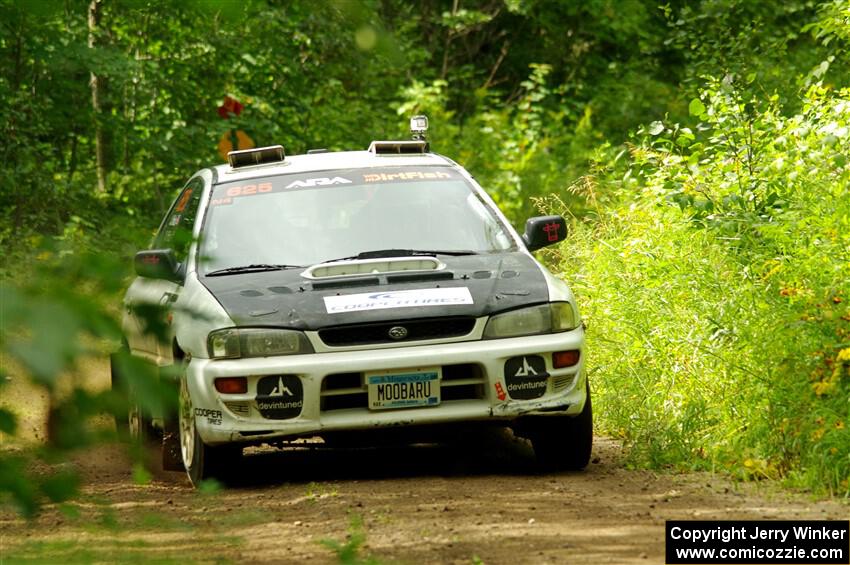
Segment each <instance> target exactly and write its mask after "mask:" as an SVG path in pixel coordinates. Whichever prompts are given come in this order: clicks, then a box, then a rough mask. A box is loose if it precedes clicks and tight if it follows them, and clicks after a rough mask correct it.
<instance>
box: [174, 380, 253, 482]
mask: <svg viewBox="0 0 850 565" xmlns="http://www.w3.org/2000/svg"><path fill="white" fill-rule="evenodd" d="M194 412H195V410H194V408H193V406H192V398H191V397H190V396H189V387H188V385H187V383H186V377H185V376H184V377H183V378H181V379H180V408H179V416H178V425H179V428H180V452H181V455H182V457H183V466H184V467H185V468H186V473H187V474H188V475H189V480H190V481H192V484H193V485H194V486H196V487H197V486H199V485H200V483H201V482H202V481H205V480H208V479H219V480H221V479H222V478H224V476H225V474H226V471H227V470H228V468H229V467H230V466H231V465H234V464H236V462H237V460H238V459H239V457H241V455H242V448H241V447H238V446H230V445H227V446H221V447H213V446H210V445H206V444H205V443H204V441H203V440H202V439H201V436H200V435H198V430H197V428H196V427H195V413H194Z"/></svg>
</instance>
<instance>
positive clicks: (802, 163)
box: [550, 79, 850, 493]
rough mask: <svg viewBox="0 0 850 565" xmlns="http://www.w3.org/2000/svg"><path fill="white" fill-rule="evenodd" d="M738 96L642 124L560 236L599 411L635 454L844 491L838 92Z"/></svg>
mask: <svg viewBox="0 0 850 565" xmlns="http://www.w3.org/2000/svg"><path fill="white" fill-rule="evenodd" d="M737 92H738V90H737V89H736V88H735V85H734V83H733V81H731V80H728V79H727V80H725V81H718V82H713V83H711V84H709V86H708V88H707V89H706V91H705V92H704V94H703V96H702V99H701V100H700V99H697V100H694V101H692V102H691V105H690V107H691V112H692V114H694V118H695V121H698V123H697V124H693V126H692V128H691V129H688V128H686V127H683V126H680V125H678V124H667V123H662V122H656V123H653V124H651V125H650V126H648V127H647V128H646V129H645V130H644V131H643V132H642V134H643V135H644V137H643V139H642V140H641V141H640V143H639V144H638V145H636V146H635V147H634V148H633V151H632V156H631V158H632V163H633V166H632V169H631V170H630V172H629V174H628V175H626V178H625V179H619V178H613V177H610V176H609V178H607V179H605V180H606V181H607V182H608V187H609V188H610V187H612V186H619V187H620V188H619V197H620V198H621V202H620V204H619V205H616V206H609V207H603V206H599V207H597V209H596V210H595V214H596V216H597V221H594V222H592V223H590V222H579V223H577V225H576V229H575V232H574V234H573V237H572V239H571V240H570V241H569V242H568V243H567V244H565V245H564V246H563V247H562V250H561V253H562V257H561V258H560V264H561V266H562V269H563V271H564V272H565V274H566V276H567V277H568V278H570V279H571V280H572V282H573V284H574V286H575V288H576V291H577V292H578V294H579V296H580V298H581V303H582V305H583V306H584V309H585V316H586V317H587V319H588V323H589V332H590V337H589V342H590V343H591V345H592V353H591V356H592V365H593V367H594V371H595V375H594V376H595V378H594V379H593V381H592V382H594V384H595V386H596V390H597V393H598V394H599V395H600V397H601V401H600V402H599V406H600V408H601V413H602V419H603V422H604V425H605V427H606V429H607V430H609V431H611V432H613V433H615V434H616V435H618V436H620V437H623V438H624V439H626V440H627V442H628V443H629V444H630V445H631V446H632V448H633V449H632V452H631V453H632V455H633V457H634V460H635V461H639V462H643V463H649V464H653V465H666V464H672V465H676V466H686V467H697V468H726V469H729V470H732V471H733V472H735V473H737V474H740V475H742V476H745V477H754V478H763V477H792V478H795V479H798V480H799V481H800V482H801V483H802V484H805V485H807V486H810V487H813V488H817V489H826V490H830V491H832V492H842V493H847V492H848V491H850V488H848V480H850V432H848V428H847V426H848V423H850V402H849V400H850V375H848V366H850V363H848V360H850V350H848V348H850V309H848V302H850V190H848V189H850V187H848V179H850V168H848V166H847V165H848V162H847V158H846V157H845V156H846V155H847V154H848V143H850V92H848V91H841V92H837V93H833V92H829V91H826V90H824V89H822V88H819V87H814V88H812V89H811V90H810V91H809V92H808V94H807V95H806V97H805V99H804V100H803V103H802V111H801V112H800V113H798V114H795V115H792V116H790V117H785V116H783V115H782V113H781V108H778V107H777V105H776V100H775V98H772V99H768V100H765V101H761V100H746V101H745V100H742V99H740V97H739V95H738V94H737ZM550 205H551V204H550ZM555 208H557V206H555Z"/></svg>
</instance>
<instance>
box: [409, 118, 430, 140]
mask: <svg viewBox="0 0 850 565" xmlns="http://www.w3.org/2000/svg"><path fill="white" fill-rule="evenodd" d="M410 133H411V134H412V135H413V139H415V140H417V141H419V140H421V141H425V134H426V133H428V116H413V117H412V118H410Z"/></svg>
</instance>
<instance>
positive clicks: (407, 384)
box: [365, 367, 443, 410]
mask: <svg viewBox="0 0 850 565" xmlns="http://www.w3.org/2000/svg"><path fill="white" fill-rule="evenodd" d="M365 376H366V385H367V387H368V388H369V408H370V409H372V410H385V409H387V408H413V407H417V406H437V405H438V404H439V403H440V379H441V378H442V376H443V375H442V370H441V368H440V367H430V368H425V369H419V368H417V369H407V370H405V369H402V370H393V371H381V372H376V373H366V375H365Z"/></svg>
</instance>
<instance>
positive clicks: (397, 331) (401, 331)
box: [387, 326, 407, 339]
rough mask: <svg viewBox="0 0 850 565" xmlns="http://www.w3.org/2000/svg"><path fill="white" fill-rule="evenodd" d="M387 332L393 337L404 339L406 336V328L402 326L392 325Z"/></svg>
mask: <svg viewBox="0 0 850 565" xmlns="http://www.w3.org/2000/svg"><path fill="white" fill-rule="evenodd" d="M387 333H388V334H389V336H390V337H391V338H393V339H404V338H406V337H407V328H405V327H404V326H393V327H391V328H390V331H388V332H387Z"/></svg>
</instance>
